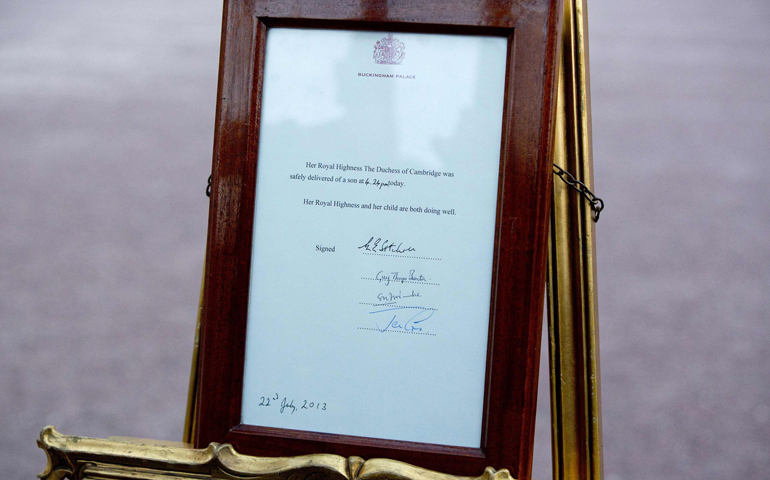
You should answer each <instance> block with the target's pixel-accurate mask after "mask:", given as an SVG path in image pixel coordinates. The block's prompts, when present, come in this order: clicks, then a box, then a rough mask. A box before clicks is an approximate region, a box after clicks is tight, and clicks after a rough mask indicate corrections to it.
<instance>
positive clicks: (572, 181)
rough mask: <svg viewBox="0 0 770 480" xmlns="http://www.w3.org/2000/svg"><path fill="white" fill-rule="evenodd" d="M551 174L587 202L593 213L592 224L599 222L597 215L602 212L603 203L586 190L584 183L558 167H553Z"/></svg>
mask: <svg viewBox="0 0 770 480" xmlns="http://www.w3.org/2000/svg"><path fill="white" fill-rule="evenodd" d="M553 173H555V174H556V175H557V176H558V177H559V178H561V180H562V181H563V182H564V183H566V184H567V185H568V186H570V187H572V188H573V189H575V190H577V192H578V193H579V194H580V195H582V196H583V198H585V199H586V200H588V203H589V204H591V210H592V211H593V215H592V217H593V220H594V223H596V222H598V221H599V214H600V213H602V210H604V201H603V200H602V199H601V198H599V197H597V196H596V195H594V193H593V192H592V191H591V190H589V189H588V187H587V186H586V184H585V183H583V182H581V181H580V180H578V179H577V178H575V177H573V176H572V174H571V173H569V172H568V171H566V170H564V169H563V168H561V167H560V166H558V165H554V166H553Z"/></svg>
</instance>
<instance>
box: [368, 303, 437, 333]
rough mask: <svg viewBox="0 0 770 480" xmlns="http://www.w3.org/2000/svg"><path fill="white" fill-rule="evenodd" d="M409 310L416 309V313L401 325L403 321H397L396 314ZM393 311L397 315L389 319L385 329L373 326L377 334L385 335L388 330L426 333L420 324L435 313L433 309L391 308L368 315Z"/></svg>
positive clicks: (377, 324) (377, 325)
mask: <svg viewBox="0 0 770 480" xmlns="http://www.w3.org/2000/svg"><path fill="white" fill-rule="evenodd" d="M411 309H417V310H418V311H417V313H415V314H414V315H412V316H411V317H410V318H409V320H407V321H406V322H405V323H402V322H403V319H401V320H399V319H398V314H399V313H402V312H400V311H403V310H411ZM393 311H395V312H397V313H395V314H394V315H393V317H391V318H390V321H389V322H388V324H387V325H386V326H385V328H381V327H380V325H379V323H376V324H375V326H376V327H377V330H378V331H379V332H382V333H385V332H387V331H390V330H401V331H404V332H410V333H417V332H422V333H427V331H424V330H423V327H422V325H420V324H421V323H422V322H424V321H426V320H428V319H429V318H430V317H432V316H433V314H434V313H436V309H435V308H429V307H391V308H384V309H382V310H375V311H373V312H369V314H377V313H385V312H393ZM388 316H390V315H388ZM418 325H419V326H418Z"/></svg>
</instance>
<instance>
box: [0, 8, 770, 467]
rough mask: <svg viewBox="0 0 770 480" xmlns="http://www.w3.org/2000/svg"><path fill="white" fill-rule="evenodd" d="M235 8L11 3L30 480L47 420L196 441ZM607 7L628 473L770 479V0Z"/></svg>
mask: <svg viewBox="0 0 770 480" xmlns="http://www.w3.org/2000/svg"><path fill="white" fill-rule="evenodd" d="M217 3H218V2H213V1H212V2H204V1H197V2H191V1H182V0H174V1H171V0H164V1H160V0H152V1H150V0H142V1H137V0H134V1H132V2H130V3H127V2H119V1H116V0H102V1H99V2H96V1H92V2H88V1H85V0H77V1H76V0H72V1H68V2H55V1H25V0H3V2H2V3H0V292H2V294H0V328H1V329H2V334H0V412H2V414H0V469H1V470H2V472H3V474H4V477H5V478H7V479H10V480H15V479H19V480H20V479H23V478H28V479H29V478H33V476H34V475H35V474H37V473H39V472H40V471H41V470H42V468H43V465H44V463H45V460H44V456H43V455H42V453H41V452H40V451H39V450H37V449H36V447H35V446H34V440H35V438H36V436H37V432H38V431H39V429H40V428H42V427H43V426H44V425H46V424H54V425H56V426H57V427H58V428H59V430H60V431H62V432H64V433H69V434H78V435H92V436H100V437H104V436H109V435H127V436H140V437H151V438H158V439H171V440H177V439H179V438H180V435H181V430H182V424H183V414H184V404H185V396H186V386H187V372H188V367H189V359H190V358H189V357H190V349H191V343H192V335H193V326H194V321H195V310H196V302H197V293H198V286H199V275H200V271H201V266H202V259H203V249H204V243H205V228H206V219H207V218H206V215H207V207H208V203H207V200H206V198H205V196H204V195H203V189H204V186H205V181H206V178H207V176H208V171H209V168H210V152H211V140H212V132H213V123H214V103H215V96H216V74H217V61H218V48H219V46H218V42H219V28H220V23H219V22H220V16H221V5H218V4H217ZM589 16H590V17H589V18H590V33H591V69H592V72H591V73H592V82H593V83H592V89H593V90H592V94H593V113H594V117H593V119H594V147H595V162H596V183H597V191H598V193H599V194H600V195H601V196H602V197H604V199H605V200H606V202H607V210H606V212H605V213H604V214H603V215H602V220H601V222H600V223H599V225H598V237H599V238H598V242H599V244H598V248H599V259H598V261H599V288H600V290H599V302H600V318H601V348H602V352H601V353H602V357H601V360H602V383H603V407H604V433H605V437H604V440H605V467H606V468H605V471H606V476H607V478H608V479H612V480H615V479H648V478H691V479H695V478H712V477H713V478H718V477H727V476H730V477H735V478H741V479H743V480H750V479H760V478H767V472H768V471H769V469H770V322H769V321H768V320H769V319H768V316H769V315H768V312H769V311H770V299H768V295H769V294H770V242H769V241H768V239H769V238H770V193H768V190H767V188H766V185H767V184H768V183H770V162H768V161H767V160H768V159H767V156H768V152H770V82H769V80H770V29H768V27H767V26H768V24H770V3H768V2H766V1H765V0H735V1H733V2H721V1H716V0H649V1H646V2H632V1H628V0H625V1H621V0H613V1H608V0H604V1H601V2H600V1H598V0H597V1H590V2H589ZM546 385H547V384H546ZM542 392H543V393H544V394H545V395H541V398H542V399H543V400H544V401H543V402H541V404H542V405H543V407H544V408H543V409H542V410H541V412H542V415H541V416H540V419H541V421H540V422H539V426H540V427H541V428H540V429H539V430H538V440H537V452H536V459H535V475H536V477H537V478H548V477H549V476H550V470H549V467H548V461H549V447H548V445H549V439H548V434H549V432H548V419H547V401H545V400H547V391H546V390H543V391H542Z"/></svg>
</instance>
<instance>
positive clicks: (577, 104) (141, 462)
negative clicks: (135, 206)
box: [38, 0, 602, 480]
mask: <svg viewBox="0 0 770 480" xmlns="http://www.w3.org/2000/svg"><path fill="white" fill-rule="evenodd" d="M587 35H588V24H587V13H586V0H565V2H564V23H563V35H562V45H561V62H560V63H561V68H560V72H559V76H558V86H557V91H558V95H557V99H556V109H557V112H556V122H555V123H556V124H555V126H554V128H555V135H554V148H553V152H554V164H555V165H558V166H559V167H561V168H562V169H564V170H565V171H567V172H570V173H571V174H572V175H573V176H574V177H575V178H576V179H577V180H578V181H580V182H582V183H583V184H584V185H586V186H587V187H588V188H589V189H592V188H593V169H592V152H591V109H590V97H589V90H590V88H589V76H588V37H587ZM552 195H553V208H552V209H551V232H550V237H549V242H548V249H549V250H548V281H547V288H548V340H549V354H550V356H549V360H550V361H549V367H550V387H551V429H552V444H553V479H554V480H566V479H569V480H601V478H602V436H601V396H600V389H599V344H598V338H599V334H598V309H597V300H596V245H595V237H596V231H595V226H594V222H593V219H592V211H591V206H590V204H589V203H586V202H585V201H584V199H583V198H582V197H581V196H579V195H578V194H577V192H575V191H573V190H571V189H569V188H568V187H567V186H566V185H565V184H563V183H562V182H558V181H555V182H554V184H553V194H552ZM199 312H200V308H199ZM199 328H200V314H199V316H198V329H199ZM195 338H196V340H195V346H194V349H193V358H192V369H191V375H190V387H189V395H188V403H187V412H186V417H185V431H184V437H183V441H184V442H185V443H182V444H178V445H176V446H169V445H168V444H160V443H158V442H148V443H141V442H140V441H136V440H134V441H126V440H123V441H118V440H99V439H91V438H81V437H71V436H64V435H61V434H59V433H58V432H56V431H55V430H54V429H53V427H46V428H45V429H44V430H43V431H42V432H41V434H40V440H38V445H39V446H40V448H42V449H43V450H45V452H46V454H47V455H48V459H49V461H48V465H47V467H46V469H45V471H44V472H43V473H41V474H40V475H39V477H40V478H42V479H43V480H60V479H62V478H65V477H66V478H71V479H73V480H81V479H113V480H129V479H130V480H174V479H185V480H192V479H210V478H221V479H236V478H238V479H244V478H248V479H260V480H268V479H269V480H273V479H276V480H277V479H287V480H289V479H291V480H299V479H308V480H309V479H312V480H326V479H329V480H332V479H333V480H385V479H399V480H459V479H463V480H471V479H472V477H456V476H452V475H445V474H441V473H438V472H432V471H430V470H426V469H423V468H419V467H415V466H412V465H408V464H405V463H402V462H397V461H394V460H386V459H373V460H367V461H364V460H363V459H361V458H359V457H350V458H347V459H346V458H343V457H339V456H336V455H326V454H320V455H307V456H302V457H284V458H264V457H250V456H245V455H240V454H238V453H237V452H235V451H234V450H233V448H232V447H231V446H230V445H218V444H212V445H210V446H209V447H208V448H206V449H204V450H195V449H191V448H189V447H185V444H189V443H190V440H191V438H192V432H193V431H194V428H195V421H196V418H197V412H196V411H195V403H196V402H195V397H196V392H197V385H196V379H197V372H198V332H196V337H195ZM476 480H512V479H511V476H510V474H509V473H508V471H507V470H500V471H495V470H494V469H492V468H487V469H486V471H485V472H483V474H482V475H481V476H480V477H477V479H476Z"/></svg>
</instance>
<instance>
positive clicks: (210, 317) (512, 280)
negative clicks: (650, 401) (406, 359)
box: [194, 0, 562, 478]
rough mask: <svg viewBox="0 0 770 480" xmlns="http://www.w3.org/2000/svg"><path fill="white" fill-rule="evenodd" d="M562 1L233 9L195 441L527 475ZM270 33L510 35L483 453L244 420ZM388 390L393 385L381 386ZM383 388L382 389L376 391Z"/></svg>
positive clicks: (226, 23)
mask: <svg viewBox="0 0 770 480" xmlns="http://www.w3.org/2000/svg"><path fill="white" fill-rule="evenodd" d="M561 13H562V4H561V1H558V0H542V1H518V0H505V1H501V2H462V1H458V0H448V1H441V2H439V1H435V2H424V3H420V4H416V3H414V2H407V1H403V2H390V3H387V2H380V1H368V2H363V3H362V4H361V5H359V4H352V3H348V2H342V1H328V2H313V1H293V2H292V1H284V2H270V1H264V2H263V1H257V0H229V1H226V2H225V11H224V18H223V34H222V54H221V58H220V78H219V87H218V91H219V95H218V106H217V118H216V131H215V142H214V165H213V180H212V195H211V198H212V204H211V209H210V217H209V240H208V247H207V254H206V276H205V290H204V294H203V312H202V323H201V344H200V349H201V350H200V365H199V377H198V383H197V387H198V393H197V395H196V398H197V408H196V425H195V432H194V442H195V446H196V447H199V448H200V447H203V446H205V445H206V444H208V443H209V442H226V443H230V444H232V445H233V446H234V447H235V448H236V449H237V450H238V451H239V452H241V453H245V454H251V455H262V456H290V455H304V454H310V453H332V454H337V455H343V456H353V455H360V456H363V457H366V458H372V457H385V458H392V459H396V460H401V461H404V462H408V463H412V464H415V465H418V466H420V467H424V468H430V469H434V470H440V471H444V472H447V473H452V474H456V475H478V474H479V472H482V471H483V470H484V468H485V467H487V466H492V467H494V468H507V469H509V470H510V471H511V473H512V474H513V476H514V477H516V478H528V477H529V475H530V469H531V461H532V443H533V435H534V418H535V399H536V390H537V372H538V366H539V365H538V364H539V349H540V333H541V327H542V326H541V321H542V307H543V295H544V280H545V258H546V244H547V235H548V213H549V206H550V194H551V181H552V178H551V163H550V162H551V142H552V138H551V137H552V124H553V121H552V120H553V110H554V102H555V98H554V81H555V73H556V72H555V70H556V59H557V58H558V48H559V43H558V41H557V39H558V34H559V29H560V21H561ZM273 27H298V28H326V29H353V30H367V31H382V32H418V33H450V34H458V35H463V34H465V35H493V36H502V37H506V38H507V39H508V59H507V70H506V80H505V82H506V88H505V95H504V104H503V128H502V131H503V135H502V140H501V154H500V172H499V183H498V192H497V198H498V204H497V214H496V224H495V229H494V232H495V242H494V253H493V262H492V284H491V286H490V288H491V301H490V305H491V307H490V316H489V325H490V328H489V336H488V351H487V361H486V376H485V378H486V382H485V387H484V392H483V395H484V409H483V423H482V426H481V431H482V435H481V439H480V440H481V441H480V445H479V448H468V447H454V446H444V445H435V444H425V443H417V442H407V441H394V440H386V439H377V438H362V437H353V436H345V435H334V434H328V433H315V432H307V431H295V430H287V429H276V428H268V427H255V426H253V425H244V424H241V395H242V392H243V368H244V356H245V339H244V336H245V331H246V320H247V313H248V298H249V280H250V272H251V254H252V238H253V232H254V204H255V188H256V177H257V171H258V157H259V154H258V145H259V141H258V140H259V131H260V112H261V100H262V86H263V83H262V80H263V73H264V70H263V69H264V62H265V58H264V56H265V42H266V33H267V30H268V29H269V28H273ZM372 387H376V388H388V386H387V385H373V386H372ZM373 391H375V390H373Z"/></svg>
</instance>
